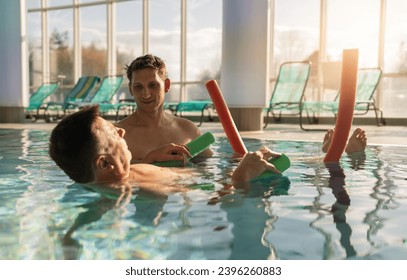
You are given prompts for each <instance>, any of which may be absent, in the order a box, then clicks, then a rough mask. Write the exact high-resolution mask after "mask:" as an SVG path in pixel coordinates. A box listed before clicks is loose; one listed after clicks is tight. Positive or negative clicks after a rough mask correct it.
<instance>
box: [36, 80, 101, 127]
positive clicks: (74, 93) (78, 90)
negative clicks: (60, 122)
mask: <svg viewBox="0 0 407 280" xmlns="http://www.w3.org/2000/svg"><path fill="white" fill-rule="evenodd" d="M99 82H100V78H99V77H98V76H83V77H81V78H79V80H78V82H77V83H76V84H75V86H74V87H73V88H72V90H71V91H70V92H69V93H68V94H67V96H66V97H65V99H64V101H63V102H48V103H47V104H46V106H45V110H44V118H45V121H46V122H50V121H52V120H53V119H60V118H63V117H64V116H65V111H66V109H67V108H68V106H69V103H71V102H82V101H84V100H85V99H86V98H87V96H88V95H89V94H90V93H91V92H92V90H93V89H94V88H95V86H96V85H97V84H98V83H99Z"/></svg>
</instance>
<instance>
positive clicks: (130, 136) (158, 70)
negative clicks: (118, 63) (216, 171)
mask: <svg viewBox="0 0 407 280" xmlns="http://www.w3.org/2000/svg"><path fill="white" fill-rule="evenodd" d="M126 72H127V78H128V79H129V91H130V93H131V95H132V96H133V98H134V100H135V102H136V104H137V108H136V111H135V112H134V113H133V114H131V115H130V116H128V117H127V118H125V119H123V120H121V121H120V122H118V123H117V124H116V126H117V127H120V128H123V129H125V130H126V135H125V136H124V139H125V140H126V141H127V145H128V147H129V150H130V152H131V153H132V163H137V162H143V163H146V162H147V161H145V157H146V156H147V154H148V153H149V152H150V151H152V150H155V149H157V148H160V147H162V146H164V145H166V144H168V143H178V144H182V145H184V144H186V143H188V142H190V141H191V140H193V139H195V138H196V137H198V136H199V135H200V134H201V132H200V130H199V128H198V127H197V126H196V125H195V124H194V123H193V122H191V121H190V120H187V119H185V118H180V117H177V116H174V115H172V114H170V113H168V112H165V110H164V97H165V95H166V94H167V93H168V92H169V90H170V86H171V81H170V79H169V78H168V77H167V69H166V65H165V63H164V61H163V60H162V59H161V58H159V57H157V56H154V55H151V54H147V55H144V56H140V57H138V58H136V59H135V60H134V61H133V62H132V63H131V64H130V65H128V66H127V68H126ZM141 135H142V137H140V136H141ZM201 155H203V156H211V155H212V152H211V150H210V149H207V150H205V151H203V152H202V153H201Z"/></svg>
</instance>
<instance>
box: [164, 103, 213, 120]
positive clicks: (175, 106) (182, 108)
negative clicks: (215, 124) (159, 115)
mask: <svg viewBox="0 0 407 280" xmlns="http://www.w3.org/2000/svg"><path fill="white" fill-rule="evenodd" d="M213 108H214V107H213V103H212V101H211V100H190V101H184V102H179V103H167V104H165V106H164V109H167V110H170V111H171V112H172V113H173V114H174V115H175V116H179V117H182V113H183V112H200V113H201V118H200V121H199V124H198V126H201V125H202V122H203V120H204V117H205V111H206V112H208V119H209V120H210V121H213V117H212V116H211V112H210V110H209V109H213Z"/></svg>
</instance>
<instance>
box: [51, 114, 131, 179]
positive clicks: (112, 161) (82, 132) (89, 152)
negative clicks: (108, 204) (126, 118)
mask: <svg viewBox="0 0 407 280" xmlns="http://www.w3.org/2000/svg"><path fill="white" fill-rule="evenodd" d="M124 133H125V131H124V130H123V129H120V128H116V127H114V126H113V124H111V123H110V122H107V121H106V120H104V119H103V118H101V117H100V116H99V113H98V106H92V107H87V108H85V109H82V110H81V111H79V112H76V113H74V114H72V115H69V116H67V117H66V118H64V119H63V120H62V121H61V122H60V123H59V124H58V125H57V126H56V127H55V128H54V130H53V131H52V133H51V137H50V146H49V154H50V156H51V158H52V159H53V160H54V161H55V163H56V164H57V165H58V166H59V167H60V168H61V169H62V170H63V171H64V172H65V173H66V174H67V175H68V176H69V177H70V178H71V179H72V180H74V181H76V182H78V183H91V182H102V181H112V180H120V179H123V178H124V177H126V176H128V173H129V168H130V160H131V153H130V152H129V150H128V148H127V144H126V142H125V141H124V139H123V136H124Z"/></svg>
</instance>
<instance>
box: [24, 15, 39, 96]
mask: <svg viewBox="0 0 407 280" xmlns="http://www.w3.org/2000/svg"><path fill="white" fill-rule="evenodd" d="M27 35H28V51H29V53H28V55H29V73H30V87H34V88H37V87H39V86H40V85H41V83H42V80H43V64H42V35H41V13H40V12H35V13H29V14H28V15H27Z"/></svg>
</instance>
